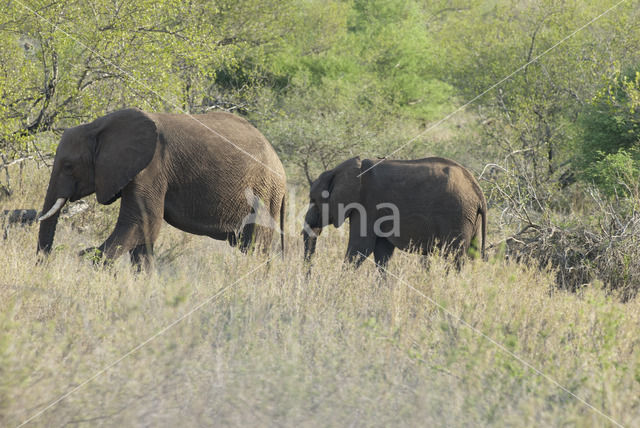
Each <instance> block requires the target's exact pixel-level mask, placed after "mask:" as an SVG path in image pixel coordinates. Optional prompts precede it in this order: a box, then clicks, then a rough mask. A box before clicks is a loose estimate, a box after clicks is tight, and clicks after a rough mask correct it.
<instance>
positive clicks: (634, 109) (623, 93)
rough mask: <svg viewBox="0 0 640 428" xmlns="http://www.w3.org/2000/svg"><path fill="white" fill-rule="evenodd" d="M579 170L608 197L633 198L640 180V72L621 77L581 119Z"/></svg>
mask: <svg viewBox="0 0 640 428" xmlns="http://www.w3.org/2000/svg"><path fill="white" fill-rule="evenodd" d="M579 123H580V126H581V133H580V134H579V139H578V142H577V144H578V149H579V151H580V152H579V156H578V157H577V158H576V164H577V167H578V168H579V169H580V171H581V173H582V178H583V179H584V180H587V181H593V182H595V183H596V184H598V185H599V186H600V187H601V188H602V189H603V190H604V191H605V192H607V193H608V194H611V195H612V194H615V193H616V191H618V192H623V193H626V194H629V191H630V188H636V187H637V184H636V183H637V181H638V177H639V176H640V72H637V71H631V72H628V73H625V74H623V73H617V74H616V76H615V77H613V78H612V79H611V80H609V81H608V82H607V84H606V85H605V87H604V88H603V89H601V90H600V91H599V92H598V93H597V94H596V96H595V97H594V98H593V100H592V101H591V103H590V104H589V105H588V106H587V107H586V108H585V109H584V111H583V113H582V115H581V116H580V122H579Z"/></svg>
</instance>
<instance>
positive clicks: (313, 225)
mask: <svg viewBox="0 0 640 428" xmlns="http://www.w3.org/2000/svg"><path fill="white" fill-rule="evenodd" d="M319 225H320V210H319V209H318V206H317V205H316V204H312V205H311V206H310V207H309V210H308V211H307V214H306V216H305V218H304V228H303V229H302V240H303V241H304V260H305V261H307V262H308V261H311V257H312V256H313V254H314V253H315V252H316V242H317V241H318V236H320V233H322V228H321V227H319Z"/></svg>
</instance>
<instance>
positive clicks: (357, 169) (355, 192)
mask: <svg viewBox="0 0 640 428" xmlns="http://www.w3.org/2000/svg"><path fill="white" fill-rule="evenodd" d="M309 197H310V205H309V209H308V211H307V213H306V216H305V227H304V229H303V231H302V234H303V239H304V254H305V259H307V260H310V258H311V256H312V255H313V254H314V252H315V248H316V240H317V237H318V235H320V233H321V232H322V228H323V227H325V226H328V225H329V224H332V225H333V226H334V227H340V226H341V225H342V223H343V222H344V221H345V219H346V218H349V226H350V230H349V244H348V246H347V253H346V255H345V261H346V262H353V263H355V264H356V266H359V265H360V264H361V263H362V261H363V260H364V259H365V258H366V257H368V256H369V255H370V254H371V253H373V255H374V258H375V262H376V263H377V264H378V266H382V267H384V266H385V265H386V264H387V262H388V260H389V258H390V257H391V255H392V254H393V251H394V249H395V248H399V249H401V250H414V249H417V250H419V251H421V252H422V253H423V254H428V253H429V252H431V251H432V250H433V248H434V247H435V246H438V247H440V248H442V249H444V250H445V252H447V253H450V252H455V256H456V259H457V261H458V263H459V262H460V257H461V256H462V254H464V253H466V252H467V250H468V248H469V246H470V244H471V240H472V238H473V237H475V236H477V235H478V234H479V232H480V234H481V239H482V247H481V254H482V256H483V257H484V249H485V240H486V239H485V238H486V230H487V203H486V201H485V198H484V194H483V193H482V190H481V189H480V186H479V184H478V182H477V181H476V179H475V178H474V177H473V175H472V174H471V173H470V172H469V171H468V170H466V169H465V168H464V167H463V166H461V165H460V164H458V163H456V162H454V161H452V160H448V159H444V158H439V157H430V158H425V159H416V160H383V161H372V160H369V159H365V160H362V161H361V160H360V158H359V157H356V158H352V159H349V160H347V161H345V162H343V163H341V164H340V165H338V166H337V167H335V168H334V169H332V170H329V171H325V172H323V173H322V174H321V175H320V176H319V177H318V179H317V180H315V181H314V182H313V183H312V184H311V190H310V192H309Z"/></svg>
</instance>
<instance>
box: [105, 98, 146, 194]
mask: <svg viewBox="0 0 640 428" xmlns="http://www.w3.org/2000/svg"><path fill="white" fill-rule="evenodd" d="M95 125H96V126H97V132H96V140H95V144H96V145H95V151H94V153H95V154H94V159H95V186H96V197H97V199H98V202H100V203H101V204H108V203H111V202H113V201H114V200H115V199H116V196H117V195H118V193H120V191H121V190H122V188H123V187H125V186H126V185H127V184H129V182H130V181H131V180H132V179H133V178H134V177H135V176H136V175H138V173H140V171H142V170H143V169H144V168H146V167H147V165H149V162H151V159H152V158H153V155H154V153H155V150H156V144H157V141H158V130H157V127H156V124H155V122H154V121H153V120H152V119H151V118H150V117H149V116H148V115H147V114H146V113H145V112H143V111H142V110H138V109H125V110H119V111H116V112H113V113H111V114H108V115H106V116H104V117H102V118H100V119H98V120H96V122H95Z"/></svg>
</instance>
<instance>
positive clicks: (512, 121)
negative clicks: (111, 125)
mask: <svg viewBox="0 0 640 428" xmlns="http://www.w3.org/2000/svg"><path fill="white" fill-rule="evenodd" d="M1 10H2V11H1V12H0V158H1V164H0V165H2V169H1V170H0V173H1V176H0V209H1V210H10V209H17V208H38V209H39V208H40V207H41V205H42V200H43V196H44V193H45V190H46V184H47V180H48V175H49V171H50V170H49V168H50V165H51V162H52V157H51V155H52V154H53V153H54V152H55V148H56V144H57V141H58V139H59V137H60V135H61V132H62V131H63V130H64V129H65V128H67V127H71V126H75V125H78V124H80V123H84V122H87V121H90V120H93V119H95V118H96V117H98V116H101V115H103V114H105V113H107V112H109V111H112V110H115V109H118V108H121V107H125V106H127V107H128V106H137V107H140V108H142V109H146V110H151V111H171V112H185V113H199V112H204V111H210V110H227V111H232V112H235V113H236V114H239V115H242V116H244V117H246V118H247V119H249V120H250V121H251V122H252V123H253V124H254V125H255V126H256V127H257V128H258V129H260V130H261V131H262V132H263V133H264V134H265V135H266V136H267V138H268V139H269V140H270V141H271V142H272V144H273V145H274V147H275V148H276V150H277V152H278V154H279V155H280V158H281V159H282V161H283V163H284V165H285V168H286V169H287V174H288V179H289V185H290V194H289V207H288V220H287V227H286V232H287V247H288V249H287V252H286V254H285V257H284V260H281V259H280V258H279V257H275V258H273V259H271V260H269V259H267V258H266V257H264V256H262V255H259V254H253V255H249V256H245V255H242V254H240V253H239V252H238V251H236V250H233V249H231V248H228V247H227V246H226V245H225V244H222V243H218V242H214V241H212V240H209V239H205V238H200V237H195V236H192V235H186V234H184V233H182V232H179V231H177V230H175V229H171V228H170V227H169V226H165V227H164V229H163V232H162V235H161V237H160V241H159V243H158V248H157V251H156V267H155V269H154V270H153V271H152V272H149V273H147V274H142V275H139V274H136V273H135V272H134V271H133V270H132V269H131V267H130V266H129V265H128V263H127V261H126V260H121V261H119V262H118V263H116V264H115V265H113V266H111V267H109V268H104V269H97V268H95V267H94V266H93V265H92V264H91V263H90V262H89V261H86V260H82V259H79V258H78V257H77V256H76V254H77V253H78V251H79V250H81V249H83V248H85V247H87V246H90V245H95V244H96V243H99V242H101V240H102V239H104V238H105V237H106V235H108V233H109V232H110V230H111V229H112V228H113V224H114V222H115V215H116V213H117V208H118V207H117V203H116V204H114V205H112V206H108V207H103V206H100V205H98V204H97V203H96V201H95V198H93V197H90V198H87V200H86V202H85V203H86V204H87V206H88V208H87V209H86V210H84V211H82V212H81V213H80V214H76V215H71V214H67V215H66V216H65V217H64V218H63V219H62V220H61V224H60V226H59V230H58V233H57V235H56V241H55V248H54V251H53V253H52V255H51V256H50V257H49V258H48V259H46V260H44V261H42V262H41V263H36V257H35V247H36V235H37V225H32V226H27V227H22V228H17V227H13V228H10V229H8V230H7V233H6V239H3V240H0V325H1V328H0V425H2V426H17V425H20V424H22V423H23V422H27V421H28V422H29V424H32V425H66V424H71V425H81V426H93V425H97V424H100V425H107V426H111V425H118V424H120V425H122V424H125V425H175V424H178V423H180V424H186V425H205V424H206V425H261V426H265V425H278V426H280V425H285V426H344V425H356V426H390V425H391V426H395V425H408V426H415V425H421V426H452V425H453V426H469V425H499V426H503V425H510V426H531V425H565V424H569V425H575V426H615V425H624V426H634V425H638V424H639V423H640V399H639V397H640V343H639V341H640V339H639V338H638V325H639V322H640V307H639V304H640V303H639V302H640V301H639V300H638V299H639V298H638V297H636V294H637V291H638V290H639V289H640V263H639V262H638V260H640V249H639V248H640V246H639V244H640V242H639V240H640V213H639V212H638V209H639V208H640V206H639V203H640V50H639V49H638V46H640V4H638V2H637V1H634V0H628V1H619V0H615V1H608V0H607V1H601V2H581V1H552V0H544V1H539V2H529V1H523V0H513V1H498V0H486V1H480V0H478V1H464V2H463V1H455V0H441V1H435V0H434V1H428V0H370V1H361V0H344V1H338V0H335V1H334V0H322V1H319V0H277V1H276V0H266V1H257V0H234V1H227V0H224V1H189V2H180V1H173V0H154V1H147V0H142V1H135V2H133V1H120V0H111V1H79V2H65V1H57V0H52V1H46V2H45V1H39V0H29V1H27V0H19V1H16V0H13V1H8V2H4V3H2V8H1ZM355 155H361V156H364V157H385V156H389V157H391V158H399V159H402V158H418V157H425V156H429V155H439V156H445V157H450V158H452V159H455V160H457V161H459V162H461V163H462V164H464V165H465V166H467V167H468V168H470V169H471V170H472V171H473V172H474V173H475V175H476V176H477V177H479V179H480V182H481V185H482V186H483V189H484V191H485V194H486V196H487V200H488V202H489V205H490V212H489V219H490V224H489V244H491V245H490V248H489V251H488V260H487V261H481V260H474V261H470V262H468V263H466V264H465V265H464V266H463V267H462V269H461V270H460V271H456V270H455V269H449V268H448V266H449V262H448V261H447V260H445V259H443V258H442V257H440V256H438V255H437V254H436V255H434V256H433V257H431V258H430V260H429V261H428V263H425V262H424V261H422V260H421V259H420V258H419V257H418V256H415V255H410V254H397V256H394V258H393V259H392V262H391V264H390V266H389V273H388V274H387V275H386V277H383V276H381V275H379V274H378V273H377V272H376V270H375V267H374V266H372V263H365V265H364V266H363V267H362V268H361V269H360V270H358V271H356V272H354V271H353V270H351V269H349V268H344V269H341V260H342V255H343V253H344V246H345V243H346V236H345V235H344V231H342V230H338V231H333V232H332V233H329V235H328V236H326V237H325V236H324V234H323V236H322V237H321V239H320V240H319V248H318V251H317V252H318V254H317V261H316V263H315V265H314V268H313V271H312V273H311V275H310V276H306V267H305V266H304V264H303V261H302V248H301V242H300V239H299V238H300V237H299V231H300V229H301V226H302V225H301V222H302V218H301V213H303V212H304V208H305V206H304V205H305V203H306V200H305V194H306V192H307V188H308V187H307V186H308V182H309V180H311V179H313V178H315V177H316V176H317V175H318V174H319V173H320V172H321V171H323V170H324V169H326V168H329V167H332V166H334V165H335V164H337V163H338V162H339V161H341V160H344V159H345V158H347V157H351V156H355ZM1 210H0V213H1V212H2V211H1ZM427 265H428V267H429V268H428V269H426V268H425V267H426V266H427ZM123 357H124V358H123ZM59 399H60V401H58V400H59Z"/></svg>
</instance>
